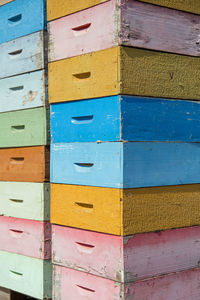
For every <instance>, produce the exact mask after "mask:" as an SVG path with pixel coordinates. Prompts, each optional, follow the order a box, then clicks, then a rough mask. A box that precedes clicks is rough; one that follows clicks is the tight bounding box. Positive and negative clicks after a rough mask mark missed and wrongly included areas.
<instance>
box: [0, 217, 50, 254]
mask: <svg viewBox="0 0 200 300" xmlns="http://www.w3.org/2000/svg"><path fill="white" fill-rule="evenodd" d="M0 250H2V251H7V252H13V253H17V254H21V255H25V256H30V257H34V258H40V259H50V258H51V224H50V223H49V222H40V221H33V220H25V219H17V218H11V217H4V216H0Z"/></svg>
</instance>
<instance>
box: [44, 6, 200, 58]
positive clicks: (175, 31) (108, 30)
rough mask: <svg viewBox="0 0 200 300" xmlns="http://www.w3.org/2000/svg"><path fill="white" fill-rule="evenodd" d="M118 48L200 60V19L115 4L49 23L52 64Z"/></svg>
mask: <svg viewBox="0 0 200 300" xmlns="http://www.w3.org/2000/svg"><path fill="white" fill-rule="evenodd" d="M104 20H106V21H104ZM118 45H125V46H133V47H139V48H145V49H152V50H158V51H165V52H171V53H178V54H186V55H191V56H200V16H197V15H194V14H188V13H185V12H180V11H177V10H173V9H168V8H166V7H160V6H156V5H151V4H148V3H142V2H138V1H134V0H128V1H126V2H124V3H123V4H122V5H121V7H119V5H118V3H117V1H116V0H112V1H108V2H105V3H102V4H101V5H97V6H94V7H91V8H90V9H87V10H83V11H80V12H78V13H76V14H72V15H69V16H66V17H63V18H60V19H58V20H55V21H53V22H50V23H49V60H50V61H55V60H59V59H64V58H68V57H73V56H77V55H81V54H86V53H89V52H94V51H99V50H103V49H107V48H111V47H113V46H118Z"/></svg>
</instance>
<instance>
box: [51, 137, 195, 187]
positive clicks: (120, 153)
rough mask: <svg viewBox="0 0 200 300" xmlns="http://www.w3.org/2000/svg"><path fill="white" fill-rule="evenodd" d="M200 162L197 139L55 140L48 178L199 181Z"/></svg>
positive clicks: (112, 182) (114, 183) (116, 182)
mask: <svg viewBox="0 0 200 300" xmlns="http://www.w3.org/2000/svg"><path fill="white" fill-rule="evenodd" d="M199 163H200V145H199V143H178V142H176V143H175V142H174V143H164V142H124V143H122V142H119V143H115V142H110V143H58V144H52V145H51V182H53V183H65V184H79V185H91V186H102V187H114V188H136V187H151V186H166V185H180V184H192V183H200V174H199ZM66 170H67V172H66Z"/></svg>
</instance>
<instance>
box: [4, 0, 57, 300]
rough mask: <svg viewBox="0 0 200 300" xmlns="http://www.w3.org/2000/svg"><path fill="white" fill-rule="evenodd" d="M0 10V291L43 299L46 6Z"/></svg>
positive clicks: (47, 282) (47, 285) (17, 4)
mask: <svg viewBox="0 0 200 300" xmlns="http://www.w3.org/2000/svg"><path fill="white" fill-rule="evenodd" d="M0 5H1V6H0V31H1V34H0V53H1V56H0V91H1V93H0V128H1V131H0V148H1V149H0V215H1V216H0V269H1V271H0V286H2V287H4V288H8V289H11V290H14V291H17V292H19V293H22V294H25V295H28V296H31V297H34V298H37V299H50V298H51V277H52V276H51V274H52V268H51V260H50V258H51V257H50V256H51V247H50V246H51V244H50V243H51V228H50V222H49V218H50V208H49V206H50V199H49V198H50V191H49V189H50V186H49V183H48V181H49V146H48V144H49V109H48V108H47V106H46V104H47V100H48V99H47V92H46V89H47V87H46V73H47V70H45V67H46V65H47V62H46V57H47V55H46V52H47V49H45V41H46V4H45V1H43V0H34V1H32V0H14V1H12V0H10V1H9V0H5V1H2V0H1V1H0Z"/></svg>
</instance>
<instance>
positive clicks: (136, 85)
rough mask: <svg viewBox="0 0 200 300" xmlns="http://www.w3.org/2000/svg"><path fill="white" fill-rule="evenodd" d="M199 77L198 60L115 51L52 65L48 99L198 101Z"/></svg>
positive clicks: (135, 50) (159, 54) (177, 56)
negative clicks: (119, 97) (124, 97)
mask: <svg viewBox="0 0 200 300" xmlns="http://www.w3.org/2000/svg"><path fill="white" fill-rule="evenodd" d="M66 70H68V72H66ZM199 77H200V69H199V58H197V57H188V56H183V55H175V54H169V53H162V52H156V51H149V50H141V49H134V48H129V47H114V48H111V49H107V50H102V51H98V52H93V53H91V54H85V55H81V56H78V57H73V58H69V59H64V60H60V61H57V62H52V63H50V64H49V99H50V102H51V103H54V102H64V101H71V100H79V99H88V98H98V97H105V96H110V95H118V94H127V95H138V96H147V97H149V96H150V97H159V98H160V97H161V98H178V99H179V98H180V99H187V100H190V99H191V100H194V99H197V100H199V99H200V89H199ZM94 87H95V88H94Z"/></svg>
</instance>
